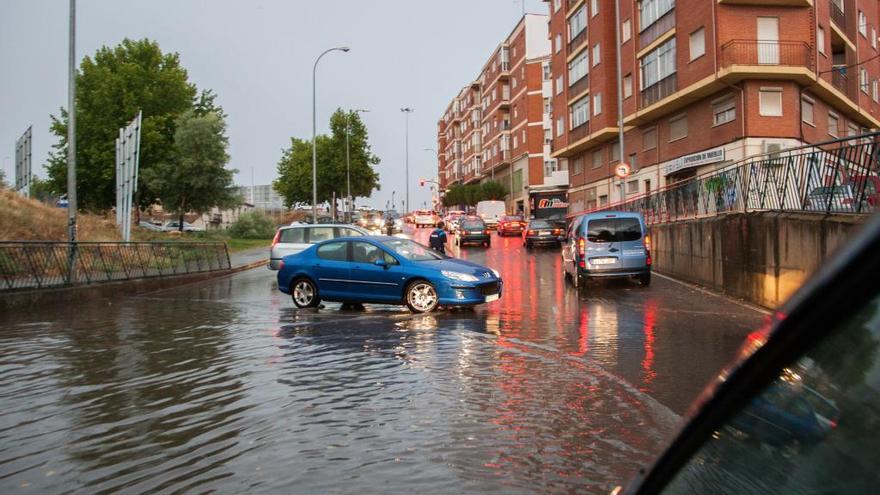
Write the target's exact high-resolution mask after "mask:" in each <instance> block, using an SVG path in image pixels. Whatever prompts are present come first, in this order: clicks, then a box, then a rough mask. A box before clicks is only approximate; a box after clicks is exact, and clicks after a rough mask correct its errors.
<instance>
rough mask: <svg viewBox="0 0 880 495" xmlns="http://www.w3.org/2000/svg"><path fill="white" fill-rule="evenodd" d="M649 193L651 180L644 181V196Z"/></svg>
mask: <svg viewBox="0 0 880 495" xmlns="http://www.w3.org/2000/svg"><path fill="white" fill-rule="evenodd" d="M650 192H651V179H645V194H648V193H650Z"/></svg>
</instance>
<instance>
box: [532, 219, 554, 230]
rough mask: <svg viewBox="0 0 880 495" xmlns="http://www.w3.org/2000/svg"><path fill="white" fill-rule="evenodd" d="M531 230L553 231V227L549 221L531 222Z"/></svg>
mask: <svg viewBox="0 0 880 495" xmlns="http://www.w3.org/2000/svg"><path fill="white" fill-rule="evenodd" d="M529 228H530V229H552V228H553V225H552V224H551V223H550V222H548V221H547V220H532V221H531V222H529Z"/></svg>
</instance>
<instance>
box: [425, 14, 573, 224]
mask: <svg viewBox="0 0 880 495" xmlns="http://www.w3.org/2000/svg"><path fill="white" fill-rule="evenodd" d="M548 20H549V17H548V16H546V15H538V14H526V15H525V16H523V17H522V19H521V20H520V22H519V23H517V25H516V27H515V28H514V29H513V31H512V32H511V33H510V35H508V36H507V38H506V39H504V40H503V41H502V42H501V44H500V45H499V46H498V47H497V48H496V49H495V51H494V52H493V53H492V55H491V56H490V57H489V59H488V61H487V62H486V64H485V65H484V66H483V68H482V70H481V71H480V73H479V74H478V75H477V77H476V78H475V79H474V80H473V81H472V82H471V83H470V84H468V85H467V86H465V87H464V88H462V89H461V91H459V93H458V94H457V95H456V96H455V98H453V99H452V101H451V102H450V103H449V105H448V107H447V108H446V111H445V112H444V114H443V116H442V118H441V119H440V121H439V122H438V124H437V144H438V148H437V149H438V150H439V156H438V162H439V163H438V166H439V180H440V184H441V189H447V188H449V187H451V186H452V185H455V184H473V183H479V182H485V181H488V180H496V181H499V182H501V183H502V184H504V185H505V186H506V187H507V189H508V191H509V194H508V196H507V198H506V202H507V209H508V211H509V212H516V211H522V212H531V211H532V210H533V209H535V208H536V207H537V205H538V203H539V201H538V200H539V199H540V198H548V199H552V198H554V197H556V198H564V197H565V191H566V189H567V187H568V174H567V172H566V171H565V170H564V169H560V168H559V167H558V166H557V163H558V162H557V161H556V160H555V159H552V158H551V157H550V151H551V150H550V142H549V137H550V132H551V129H550V127H551V119H550V114H549V111H550V107H549V104H546V105H545V102H548V103H549V96H550V91H551V87H550V78H549V76H550V67H549V55H550V44H549V41H548V40H549V37H548V31H547V29H548ZM554 195H555V196H554ZM540 204H541V206H547V205H551V204H552V201H544V202H540ZM557 204H558V203H557Z"/></svg>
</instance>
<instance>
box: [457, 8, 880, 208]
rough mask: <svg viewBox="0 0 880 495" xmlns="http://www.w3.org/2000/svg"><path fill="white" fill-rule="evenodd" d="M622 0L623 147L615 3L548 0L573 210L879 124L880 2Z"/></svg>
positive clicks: (559, 128) (555, 116)
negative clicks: (620, 167)
mask: <svg viewBox="0 0 880 495" xmlns="http://www.w3.org/2000/svg"><path fill="white" fill-rule="evenodd" d="M618 1H619V3H620V21H621V44H620V50H621V59H622V63H621V67H622V70H621V73H622V74H623V78H622V88H623V91H622V92H623V114H624V117H623V123H624V131H625V136H624V150H623V151H622V153H621V151H620V146H619V141H618V127H617V122H618V112H617V109H618V108H617V101H618V97H617V95H618V91H617V72H616V61H615V55H616V54H615V46H616V42H615V12H614V2H613V1H609V0H547V6H548V8H549V10H550V18H549V39H550V42H551V54H550V72H551V77H552V97H551V99H550V100H549V102H548V106H549V107H551V109H552V111H551V114H552V140H551V141H552V157H553V158H555V159H557V160H558V163H559V165H558V166H557V167H558V168H559V169H563V170H565V169H567V170H568V174H569V179H570V184H569V189H568V193H569V194H568V202H569V205H570V206H569V211H570V212H576V211H581V210H584V209H589V208H594V207H596V206H599V205H602V204H606V203H610V202H616V201H619V200H620V199H621V197H622V194H623V195H624V197H626V196H632V195H636V194H644V193H646V192H649V191H651V190H652V189H656V188H658V187H663V186H665V185H667V184H671V183H674V182H676V181H680V180H684V179H687V178H689V177H693V176H695V175H697V174H701V173H704V172H708V171H711V170H714V169H716V168H720V167H722V166H724V165H727V164H730V163H732V162H734V161H737V160H740V159H742V158H744V157H747V156H751V155H755V154H760V153H765V152H773V151H775V150H779V149H783V148H787V147H792V146H796V145H799V144H803V143H811V142H820V141H826V140H829V139H834V138H835V137H844V136H848V135H855V134H858V133H860V132H862V131H865V130H867V129H876V128H878V127H880V120H878V119H880V103H878V96H880V95H878V78H880V59H878V55H880V52H878V46H877V45H878V38H877V37H878V30H880V27H878V20H880V12H878V4H880V2H878V0H641V1H637V0H618ZM621 155H622V156H623V158H624V160H625V161H626V162H628V163H630V164H631V165H632V168H633V173H632V175H631V176H629V177H628V178H627V179H626V181H625V184H623V185H621V181H619V180H615V179H613V178H612V177H613V170H614V165H615V164H616V163H618V162H619V161H620V157H621ZM466 178H467V175H465V180H467V179H466ZM621 189H623V191H621Z"/></svg>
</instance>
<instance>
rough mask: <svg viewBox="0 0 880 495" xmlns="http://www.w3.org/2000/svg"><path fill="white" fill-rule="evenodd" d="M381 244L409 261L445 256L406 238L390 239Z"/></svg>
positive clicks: (428, 259) (443, 257)
mask: <svg viewBox="0 0 880 495" xmlns="http://www.w3.org/2000/svg"><path fill="white" fill-rule="evenodd" d="M382 244H383V245H385V246H386V247H388V248H389V249H392V250H394V252H396V253H397V254H399V255H401V256H403V257H404V258H406V259H408V260H410V261H430V260H442V259H445V258H446V256H443V255H442V254H440V253H438V252H437V251H434V250H432V249H431V248H429V247H427V246H423V245H421V244H419V243H417V242H413V241H410V240H408V239H391V240H387V241H382Z"/></svg>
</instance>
